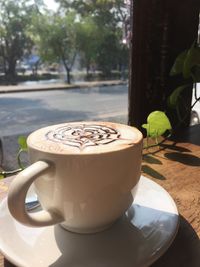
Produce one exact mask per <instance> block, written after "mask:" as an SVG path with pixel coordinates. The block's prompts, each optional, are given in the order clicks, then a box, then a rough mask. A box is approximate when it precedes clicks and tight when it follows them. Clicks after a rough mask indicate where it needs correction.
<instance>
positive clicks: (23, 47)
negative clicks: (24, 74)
mask: <svg viewBox="0 0 200 267" xmlns="http://www.w3.org/2000/svg"><path fill="white" fill-rule="evenodd" d="M38 4H39V5H42V2H41V1H35V2H34V3H32V2H30V1H25V0H18V1H13V0H6V1H1V2H0V58H1V61H2V64H3V69H4V72H5V74H6V75H7V76H8V77H9V79H10V80H12V79H13V78H14V76H15V69H16V64H17V61H18V60H20V59H21V58H22V57H23V56H24V55H25V53H30V51H31V48H32V46H33V42H32V40H31V38H30V37H29V36H28V34H27V29H28V27H29V23H30V18H31V16H32V14H33V13H34V12H39V9H38Z"/></svg>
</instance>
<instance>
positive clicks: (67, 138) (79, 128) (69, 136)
mask: <svg viewBox="0 0 200 267" xmlns="http://www.w3.org/2000/svg"><path fill="white" fill-rule="evenodd" d="M46 138H47V139H48V140H50V141H53V142H57V143H61V144H63V145H66V146H72V147H77V148H79V149H80V150H82V149H84V148H86V147H89V146H99V145H106V144H109V143H112V142H115V141H116V140H118V139H120V133H119V132H118V131H117V130H116V129H114V128H111V127H107V126H102V125H97V124H90V125H85V124H81V125H66V126H63V127H59V128H57V129H55V130H51V131H49V132H48V133H47V134H46Z"/></svg>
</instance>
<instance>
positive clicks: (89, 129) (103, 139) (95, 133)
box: [27, 121, 142, 155]
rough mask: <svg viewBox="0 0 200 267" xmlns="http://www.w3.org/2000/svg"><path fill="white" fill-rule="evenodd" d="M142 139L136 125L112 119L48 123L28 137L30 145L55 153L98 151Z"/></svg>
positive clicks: (108, 149) (119, 148)
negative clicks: (113, 121) (112, 120)
mask: <svg viewBox="0 0 200 267" xmlns="http://www.w3.org/2000/svg"><path fill="white" fill-rule="evenodd" d="M141 139H142V135H141V133H140V132H139V131H138V130H137V129H136V128H134V127H130V126H128V125H124V124H119V123H112V122H88V121H82V122H71V123H63V124H58V125H52V126H47V127H45V128H41V129H39V130H37V131H35V132H33V133H32V134H31V135H30V136H29V137H28V139H27V143H28V145H29V147H32V148H34V149H36V150H40V151H41V152H49V153H56V154H64V155H65V154H70V155H72V154H99V153H106V152H112V151H117V150H123V149H126V148H130V147H133V146H135V144H137V143H140V142H141Z"/></svg>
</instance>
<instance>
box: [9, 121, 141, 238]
mask: <svg viewBox="0 0 200 267" xmlns="http://www.w3.org/2000/svg"><path fill="white" fill-rule="evenodd" d="M27 145H28V153H29V157H30V162H31V163H32V165H30V166H29V167H27V168H26V169H24V170H23V171H22V172H20V173H19V174H18V175H17V176H16V177H15V179H14V180H13V182H12V183H11V185H10V188H9V193H8V207H9V210H10V213H11V214H12V216H13V217H14V218H15V219H16V220H18V221H19V222H20V223H22V224H24V225H27V226H31V227H41V226H48V225H55V224H58V223H59V224H61V226H63V227H64V228H65V229H67V230H69V231H73V232H78V233H94V232H98V231H101V230H103V229H106V228H107V227H109V226H110V225H112V224H113V222H115V221H116V220H117V219H118V218H119V217H120V216H121V215H123V213H124V212H125V211H126V210H127V209H128V208H129V207H130V205H131V204H132V202H133V199H134V196H135V194H136V191H137V184H138V181H139V178H140V172H141V159H142V134H141V133H140V131H139V130H137V129H136V128H134V127H131V126H128V125H123V124H118V123H111V122H72V123H64V124H59V125H53V126H48V127H45V128H42V129H39V130H36V131H35V132H33V133H31V134H30V135H29V136H28V138H27ZM32 184H34V188H35V191H36V193H37V195H38V198H39V201H40V204H41V207H42V210H41V211H36V212H31V213H29V212H27V210H26V207H25V198H26V194H27V191H28V190H29V188H30V186H31V185H32Z"/></svg>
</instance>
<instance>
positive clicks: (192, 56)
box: [183, 44, 200, 79]
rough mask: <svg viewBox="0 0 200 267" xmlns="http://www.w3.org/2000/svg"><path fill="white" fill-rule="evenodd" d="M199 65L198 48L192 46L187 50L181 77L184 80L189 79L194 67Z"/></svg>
mask: <svg viewBox="0 0 200 267" xmlns="http://www.w3.org/2000/svg"><path fill="white" fill-rule="evenodd" d="M199 64H200V47H195V46H194V44H193V45H192V47H191V48H190V49H189V50H188V52H187V56H186V58H185V61H184V64H183V77H184V78H185V79H187V78H190V77H191V71H192V68H193V67H194V66H198V65H199Z"/></svg>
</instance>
